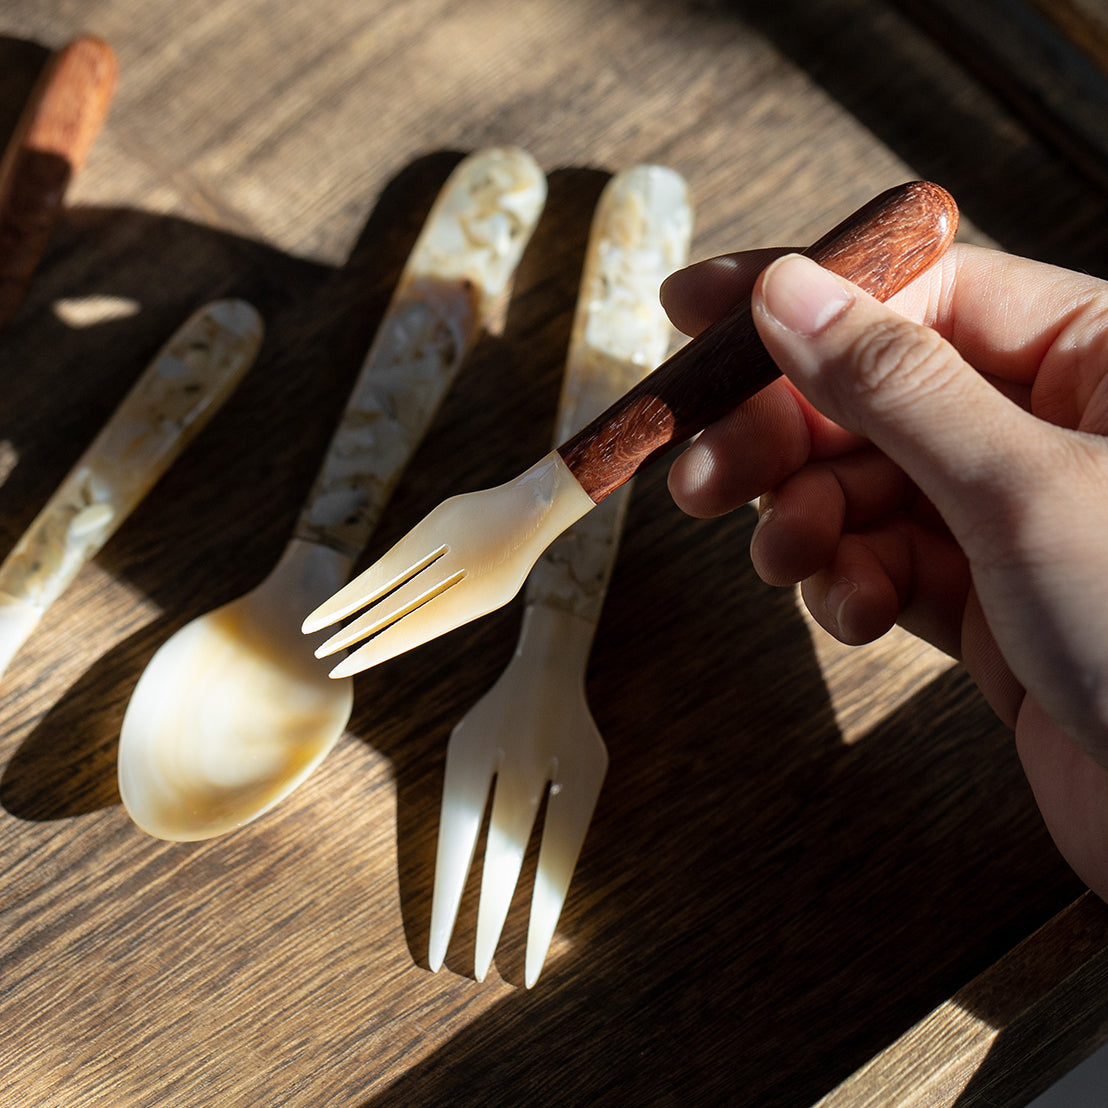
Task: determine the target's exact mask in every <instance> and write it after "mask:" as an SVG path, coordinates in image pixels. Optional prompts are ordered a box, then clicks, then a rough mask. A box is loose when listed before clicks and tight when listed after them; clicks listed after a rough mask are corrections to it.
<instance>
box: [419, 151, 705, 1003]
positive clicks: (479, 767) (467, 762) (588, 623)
mask: <svg viewBox="0 0 1108 1108" xmlns="http://www.w3.org/2000/svg"><path fill="white" fill-rule="evenodd" d="M691 232H692V213H691V210H690V207H689V202H688V191H687V188H686V185H685V182H684V181H683V180H682V178H681V177H680V176H679V175H678V174H677V173H675V172H673V171H672V170H670V169H666V168H663V167H661V166H648V165H643V166H635V167H634V168H632V169H628V170H625V171H623V172H621V173H619V174H617V175H616V176H615V177H613V178H612V179H611V180H610V181H609V182H608V184H607V185H606V187H605V189H604V191H603V193H602V194H601V197H600V201H599V204H598V206H597V210H596V213H595V215H594V218H593V224H592V229H591V234H590V237H589V245H588V249H587V251H586V257H585V264H584V269H583V272H582V277H581V288H580V293H579V296H578V301H577V309H576V313H575V315H574V322H573V331H572V335H571V340H570V347H569V351H568V354H567V359H566V370H565V378H564V381H563V385H562V395H561V401H560V404H559V409H558V419H557V425H556V433H555V440H554V441H555V442H561V441H562V440H563V439H564V438H567V437H568V436H569V435H571V434H573V433H574V432H575V431H577V430H578V429H579V428H580V427H582V426H584V424H585V423H587V422H588V421H589V420H590V419H592V417H593V416H595V415H596V414H597V413H598V412H600V411H602V410H603V409H604V408H606V407H607V406H608V405H609V404H610V403H611V402H612V401H613V400H614V399H616V397H618V396H620V395H621V394H622V393H624V392H626V391H627V389H629V388H630V387H631V386H632V385H634V384H635V383H636V382H638V381H639V380H640V379H641V378H642V377H644V376H645V375H646V374H647V373H649V372H650V371H651V370H652V369H654V368H655V367H656V366H657V365H659V364H660V363H661V362H662V360H663V359H664V358H665V356H666V354H667V353H668V352H669V348H670V344H671V342H672V340H673V337H674V332H673V328H672V326H671V325H670V322H669V320H668V318H667V317H666V314H665V312H663V311H662V307H661V304H660V303H659V299H658V290H659V287H660V286H661V283H662V281H663V280H664V279H665V277H667V276H668V275H669V274H670V273H672V272H673V271H674V270H675V269H679V268H680V267H681V266H683V265H684V264H685V261H686V258H687V254H688V247H689V237H690V235H691ZM630 489H631V485H630V483H628V484H625V485H623V487H622V488H620V489H619V490H618V491H617V492H615V493H613V494H612V495H611V496H609V497H608V498H607V499H606V500H605V501H604V503H603V504H602V505H600V506H599V507H598V508H597V510H596V511H595V512H590V513H589V514H588V515H585V516H584V517H582V518H581V519H580V520H578V522H577V523H575V524H574V525H573V526H571V527H570V528H569V529H568V530H566V531H565V532H564V533H563V534H562V535H561V536H559V537H558V538H557V539H556V540H555V541H554V542H553V543H551V545H550V546H549V547H548V548H547V549H546V550H545V551H544V553H543V554H542V556H541V557H540V558H539V560H538V561H537V562H536V564H535V567H534V569H532V571H531V573H530V576H529V577H528V579H527V584H526V586H525V590H524V612H523V626H522V629H521V632H520V636H519V641H518V643H517V645H516V649H515V654H514V655H513V657H512V659H511V661H510V662H509V664H508V667H507V668H506V669H505V671H504V672H503V674H502V675H501V676H500V678H499V680H498V681H497V682H496V684H495V685H494V686H493V687H492V688H491V689H490V690H489V692H488V693H486V694H485V696H484V697H483V698H482V699H481V700H479V701H478V702H477V704H475V705H474V707H473V708H472V709H470V711H469V712H468V713H467V715H466V716H465V718H464V719H462V721H461V722H460V723H459V724H458V725H457V727H455V728H454V731H453V733H452V734H451V736H450V743H449V746H448V747H447V754H446V775H445V783H444V786H443V796H442V814H441V817H440V819H439V839H438V857H437V860H436V865H435V889H434V900H433V904H432V907H431V936H430V947H429V954H428V957H429V962H430V966H431V969H432V970H438V969H439V968H440V966H441V965H442V963H443V960H444V958H445V956H446V949H447V945H448V943H449V941H450V936H451V932H452V931H453V929H454V923H455V919H456V916H457V912H458V906H459V903H460V901H461V896H462V889H463V887H464V886H465V882H466V876H467V874H468V872H469V869H470V865H471V863H472V861H473V854H474V848H475V846H476V844H477V840H478V837H479V832H480V828H481V821H482V817H483V814H484V811H485V806H486V801H487V798H488V795H489V790H490V789H491V788H493V780H494V779H495V782H496V784H495V790H494V794H493V795H494V799H493V807H492V814H491V817H490V823H489V829H488V836H487V840H486V848H485V859H484V867H483V870H482V879H481V897H480V902H479V907H478V917H477V942H476V951H475V958H474V963H475V971H474V972H475V976H476V977H477V980H478V981H481V980H484V977H485V974H486V973H487V971H488V968H489V965H490V963H491V961H492V958H493V953H494V951H495V949H496V945H497V942H498V941H499V938H500V933H501V930H502V929H503V926H504V921H505V919H506V917H507V914H508V906H509V904H510V903H511V900H512V894H513V892H514V890H515V887H516V884H517V882H518V879H519V873H520V868H521V866H522V862H523V856H524V852H525V850H526V847H527V843H528V840H529V839H530V837H531V832H532V828H533V826H534V822H535V818H536V815H537V812H538V809H539V805H540V803H541V801H542V799H543V797H544V796H547V807H546V816H545V820H544V824H543V834H542V844H541V848H540V853H539V861H538V872H537V875H536V878H535V885H534V890H533V894H532V900H531V915H530V922H529V930H528V937H527V955H526V968H525V981H526V984H527V986H528V987H530V986H531V985H533V984H534V983H535V980H536V979H537V978H538V976H539V972H540V971H541V969H542V965H543V961H544V959H545V958H546V953H547V950H548V948H549V946H550V941H551V938H552V936H553V934H554V928H555V925H556V923H557V920H558V917H559V915H560V914H561V910H562V904H563V903H564V901H565V898H566V892H567V890H568V888H569V884H570V879H571V877H572V874H573V869H574V866H575V865H576V862H577V857H578V854H579V853H580V850H581V845H582V843H583V842H584V839H585V834H586V832H587V830H588V826H589V823H590V821H591V819H592V813H593V809H594V807H595V805H596V800H597V797H598V795H599V793H600V787H601V784H602V783H603V781H604V776H605V773H606V770H607V765H608V753H607V750H606V749H605V746H604V742H603V740H602V739H601V736H600V732H599V731H598V730H597V727H596V724H595V722H594V721H593V718H592V714H591V713H590V711H589V707H588V704H587V702H586V699H585V670H586V666H587V663H588V656H589V650H590V648H591V646H592V640H593V636H594V634H595V631H596V626H597V622H598V621H599V619H600V611H601V607H602V605H603V603H604V595H605V592H606V590H607V585H608V581H609V579H610V576H611V572H612V567H613V564H614V562H615V557H616V552H617V549H618V543H619V533H620V530H621V528H622V525H623V520H624V517H625V515H626V509H627V497H628V494H629V493H630Z"/></svg>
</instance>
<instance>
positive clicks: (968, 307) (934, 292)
mask: <svg viewBox="0 0 1108 1108" xmlns="http://www.w3.org/2000/svg"><path fill="white" fill-rule="evenodd" d="M888 303H889V307H891V308H893V309H894V310H895V311H897V312H899V313H900V314H901V315H903V316H906V317H907V318H908V319H912V320H915V321H916V322H918V323H923V324H926V325H927V326H928V327H932V328H934V329H935V330H936V331H938V333H939V334H940V335H942V336H943V338H945V339H946V340H947V341H948V342H950V343H951V345H953V346H954V347H955V348H956V349H957V350H958V352H959V353H960V354H961V355H962V357H963V358H965V359H966V361H967V362H969V363H970V364H971V365H972V366H974V368H975V369H977V370H978V371H979V372H981V373H984V374H987V375H989V376H992V377H994V378H997V379H999V380H1006V381H1011V382H1014V383H1018V384H1025V385H1029V384H1032V383H1033V382H1034V380H1035V377H1036V374H1037V373H1038V371H1039V368H1040V367H1041V366H1042V364H1043V361H1044V359H1045V357H1046V355H1047V354H1048V352H1049V351H1050V349H1051V347H1052V346H1053V345H1054V344H1055V343H1056V342H1057V341H1058V338H1059V336H1060V335H1061V333H1062V332H1063V331H1064V330H1065V328H1066V327H1067V326H1068V325H1069V324H1070V323H1072V322H1073V320H1074V318H1075V316H1077V315H1078V314H1079V313H1080V312H1081V311H1082V310H1084V309H1086V308H1088V307H1090V306H1092V305H1096V304H1097V303H1100V304H1101V305H1102V306H1104V307H1108V282H1105V281H1102V280H1100V279H1099V278H1096V277H1091V276H1089V275H1088V274H1084V273H1074V272H1072V271H1070V270H1067V269H1062V268H1060V267H1058V266H1053V265H1048V264H1047V263H1045V262H1036V261H1032V260H1030V259H1028V258H1019V257H1015V256H1014V255H1011V254H1005V253H1003V252H1001V251H998V250H989V249H986V248H984V247H980V246H972V245H969V244H966V243H955V244H954V245H953V246H952V247H951V248H950V249H949V250H948V251H947V253H946V254H945V255H943V257H942V258H941V259H940V260H939V261H938V262H937V263H936V264H935V265H933V266H932V267H931V268H930V269H929V270H927V271H926V272H925V273H923V274H921V275H920V276H919V277H918V278H917V279H916V280H915V281H913V282H912V283H911V284H910V285H908V286H907V287H906V288H904V289H902V290H901V291H900V292H898V293H897V294H896V295H895V296H893V297H891V298H890V300H889V302H888Z"/></svg>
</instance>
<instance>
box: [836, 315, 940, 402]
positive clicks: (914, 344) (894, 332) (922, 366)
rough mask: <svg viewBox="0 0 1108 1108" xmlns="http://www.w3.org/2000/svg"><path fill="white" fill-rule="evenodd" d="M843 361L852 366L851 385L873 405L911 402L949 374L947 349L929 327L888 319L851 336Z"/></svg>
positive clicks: (934, 386)
mask: <svg viewBox="0 0 1108 1108" xmlns="http://www.w3.org/2000/svg"><path fill="white" fill-rule="evenodd" d="M845 361H846V362H847V363H848V364H850V365H851V366H852V367H853V370H854V372H853V375H852V381H851V383H852V386H853V388H854V389H856V390H857V391H858V392H860V393H862V394H863V395H864V396H865V397H866V399H867V400H868V401H869V403H870V406H872V407H878V408H880V407H887V406H893V405H900V404H904V403H910V402H911V401H912V400H913V399H914V398H916V397H918V396H919V395H921V394H922V393H924V392H927V391H930V390H932V389H935V388H938V387H940V386H941V385H942V384H943V382H944V381H946V380H947V379H948V378H949V376H950V350H949V347H948V346H947V344H946V342H945V341H944V340H943V338H942V337H941V336H940V335H939V334H938V333H937V332H935V331H932V330H931V329H930V328H928V327H921V326H919V325H917V324H914V323H910V322H909V321H908V320H900V319H896V320H887V321H884V322H882V323H879V324H877V325H875V326H872V327H867V328H866V329H865V330H864V331H862V332H860V333H859V334H858V335H857V336H856V337H855V339H854V341H853V343H852V344H851V347H850V349H849V350H847V352H846V357H845Z"/></svg>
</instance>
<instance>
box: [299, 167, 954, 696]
mask: <svg viewBox="0 0 1108 1108" xmlns="http://www.w3.org/2000/svg"><path fill="white" fill-rule="evenodd" d="M957 223H958V209H957V206H956V205H955V203H954V200H953V198H952V197H951V196H950V194H949V193H948V192H947V191H946V190H945V189H943V188H940V187H939V186H938V185H935V184H931V183H930V182H926V181H913V182H909V183H908V184H904V185H899V186H897V187H896V188H892V189H889V190H887V191H886V192H883V193H881V194H880V195H879V196H877V197H875V198H874V199H873V200H871V201H870V202H869V203H868V204H866V205H864V206H863V207H861V208H860V209H858V211H857V212H855V213H854V214H853V215H851V216H849V217H848V218H847V219H845V220H844V221H843V222H842V223H840V224H839V225H838V226H837V227H835V228H834V229H832V230H831V231H829V232H828V233H827V234H826V235H825V236H824V237H823V238H821V239H820V240H819V241H818V242H816V243H815V244H814V245H813V246H811V247H809V249H808V250H807V251H805V253H807V254H808V255H809V256H810V257H812V258H813V259H814V260H816V261H817V262H819V263H820V264H821V265H823V266H825V267H826V268H827V269H830V270H832V271H833V272H835V273H838V274H839V275H841V276H843V277H845V278H847V279H849V280H851V281H853V282H854V283H855V284H857V285H860V286H861V287H862V288H863V289H864V290H865V291H867V292H869V293H870V294H871V295H873V296H875V297H877V298H878V299H882V300H886V299H888V298H889V297H890V296H892V295H893V293H895V292H896V291H898V290H899V289H901V288H903V287H904V285H906V284H908V282H909V281H911V280H912V279H913V278H914V277H916V276H918V275H919V274H920V273H922V272H923V271H924V270H925V269H927V268H928V267H929V266H930V265H932V264H933V263H934V262H935V261H937V260H938V258H939V257H940V256H941V255H942V254H943V253H944V251H945V250H946V248H947V247H948V246H949V245H950V243H951V241H952V240H953V238H954V234H955V231H956V229H957ZM778 373H779V371H778V369H777V367H776V366H775V365H774V364H773V362H772V360H771V359H770V357H769V355H768V354H767V353H766V351H765V347H763V346H762V344H761V341H760V340H759V339H758V335H757V331H756V330H755V328H754V323H753V320H752V318H751V312H750V302H749V300H746V301H744V302H742V303H740V304H738V305H737V306H736V307H735V308H734V309H732V310H731V312H729V313H728V314H727V315H725V316H724V317H723V318H722V319H720V320H718V321H717V322H716V323H715V324H713V325H712V326H711V327H709V328H708V329H707V330H705V331H703V332H702V333H701V334H700V335H699V336H698V337H697V338H695V339H693V340H692V341H691V342H689V343H686V345H685V346H683V347H681V349H680V350H678V351H677V353H676V354H674V355H673V356H672V357H670V358H669V359H668V360H667V361H666V362H664V363H663V364H662V365H661V366H660V367H659V368H658V369H656V370H655V371H654V372H653V373H651V374H650V375H649V376H647V377H646V378H645V379H644V380H643V381H641V382H640V383H639V384H638V385H636V386H635V387H634V388H632V389H631V390H630V391H629V392H627V393H625V394H624V395H623V396H622V397H621V398H620V399H619V400H617V401H616V402H615V403H614V404H613V405H612V406H611V407H609V408H608V409H606V410H605V411H604V412H602V413H601V414H600V415H599V416H597V418H596V419H594V420H593V421H592V423H590V424H589V425H588V426H587V427H585V428H583V429H582V430H581V431H579V432H578V433H577V434H576V435H574V436H573V437H572V438H571V439H569V440H568V441H567V442H565V443H563V445H561V446H559V447H558V448H557V449H555V450H553V451H551V452H550V453H549V454H547V455H546V456H545V457H544V458H541V459H540V460H539V461H538V462H536V463H535V465H533V466H532V467H531V468H530V469H528V470H526V471H525V472H524V473H522V474H520V475H519V476H518V477H516V478H515V479H513V480H511V481H508V482H507V483H505V484H503V485H500V486H498V487H496V488H494V489H486V490H483V491H480V492H473V493H466V494H463V495H462V496H455V497H451V498H450V499H449V500H446V501H444V502H443V503H442V504H440V505H439V506H438V507H437V508H435V509H434V510H433V511H432V512H431V513H430V515H428V516H426V517H425V518H424V519H423V520H422V521H421V522H420V523H418V524H416V526H415V527H414V528H413V529H412V530H411V531H409V532H408V534H407V535H406V536H405V537H404V538H402V539H401V540H400V541H399V542H398V543H397V544H396V545H395V546H393V547H392V549H391V550H389V551H388V552H387V553H386V554H385V555H384V557H382V558H381V559H380V560H379V561H378V562H376V563H375V564H374V565H372V566H370V567H369V568H368V569H367V570H365V571H364V572H363V573H361V574H360V575H359V576H358V577H356V578H354V580H353V581H351V582H350V583H349V584H347V585H346V586H345V587H344V588H342V589H339V590H338V591H337V592H336V593H335V594H334V595H333V596H332V597H331V598H330V599H328V600H326V601H324V602H323V604H321V605H320V606H319V607H318V608H316V609H315V611H313V612H312V613H311V614H310V615H309V616H308V617H307V619H306V620H305V621H304V625H303V630H304V632H305V633H312V632H316V631H320V630H322V629H323V628H325V627H328V626H330V625H331V624H334V623H336V622H338V621H340V620H343V619H345V618H347V617H348V616H351V615H354V613H356V612H359V611H361V609H363V608H368V609H369V610H368V611H364V612H362V613H361V614H360V615H358V616H357V618H355V619H354V620H353V621H352V622H351V623H349V624H348V625H347V626H345V627H344V628H342V629H341V630H340V631H338V632H337V633H336V634H333V635H332V636H331V637H330V638H328V639H327V640H326V641H325V642H323V643H322V644H321V645H320V646H319V647H318V648H317V651H316V653H317V654H318V655H319V656H320V657H326V656H329V655H331V654H333V653H336V652H337V651H339V650H344V649H345V648H346V647H348V646H351V645H352V644H353V643H356V642H360V641H361V640H362V639H366V638H369V641H368V642H366V643H364V644H363V645H362V646H361V647H359V648H358V649H357V650H356V651H354V652H353V653H351V654H349V655H348V656H347V657H345V658H344V659H343V660H342V661H340V662H339V663H338V665H336V666H335V667H334V669H332V670H331V676H332V677H344V676H347V675H349V674H353V673H358V672H360V671H361V670H364V669H368V668H369V667H370V666H373V665H377V664H378V663H380V662H383V661H385V660H387V659H389V658H392V657H394V656H395V655H397V654H399V653H401V652H403V651H405V650H409V649H411V648H413V647H416V646H419V645H420V644H422V643H424V642H426V641H427V640H428V639H432V638H435V637H436V636H438V635H442V634H445V633H446V632H448V631H451V630H453V629H454V628H456V627H459V626H461V625H462V624H463V623H467V622H469V621H470V620H472V619H476V618H478V617H479V616H482V615H485V614H486V613H488V612H490V611H492V610H493V609H495V608H498V607H500V606H501V605H503V604H506V603H507V602H508V601H509V600H511V599H512V597H514V596H515V594H516V593H517V592H518V591H519V589H520V588H521V586H522V585H523V582H524V580H525V579H526V576H527V573H528V571H529V570H530V568H531V566H532V565H533V564H534V563H535V560H536V559H537V558H538V556H539V555H540V554H541V553H542V551H543V550H544V549H545V548H546V547H547V546H549V545H550V543H551V542H552V541H553V540H554V539H555V538H557V536H558V535H559V534H561V532H562V531H564V530H565V529H566V528H567V527H569V526H570V525H571V524H573V523H574V522H576V521H577V520H578V519H580V518H581V516H583V515H584V514H585V513H586V512H588V511H590V510H592V508H594V507H595V506H596V505H597V504H599V503H600V502H601V501H602V500H603V499H604V498H605V497H606V496H608V495H609V494H610V493H612V492H613V491H614V490H615V489H617V488H618V487H619V486H620V485H621V484H623V483H624V482H625V481H627V480H629V479H630V478H631V477H632V476H633V475H634V474H635V473H636V472H637V471H638V470H639V469H640V468H641V467H642V466H644V465H646V464H647V463H649V462H650V461H652V460H654V459H655V458H658V457H660V456H661V455H662V454H664V453H666V452H667V451H668V450H670V449H671V448H672V447H674V446H676V445H677V444H678V443H681V442H684V441H685V440H686V439H688V438H690V437H691V436H692V435H694V434H696V433H697V432H698V431H700V430H702V429H703V428H704V427H706V426H707V425H708V424H709V423H711V422H712V421H713V420H715V419H718V418H719V417H721V416H723V415H724V414H726V413H727V412H728V411H730V410H732V409H733V408H734V407H736V406H737V405H738V404H740V403H741V402H742V401H744V400H746V399H748V398H749V397H751V396H753V395H754V393H756V392H758V391H759V390H760V389H762V388H763V387H764V386H766V385H767V384H769V383H770V382H771V381H772V380H774V379H775V378H776V377H777V376H778ZM432 566H433V567H434V568H433V571H431V572H424V571H427V570H429V569H430V567H432Z"/></svg>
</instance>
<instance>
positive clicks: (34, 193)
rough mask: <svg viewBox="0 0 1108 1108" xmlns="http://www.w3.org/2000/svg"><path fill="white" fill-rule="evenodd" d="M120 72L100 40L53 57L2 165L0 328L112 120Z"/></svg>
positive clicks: (82, 42)
mask: <svg viewBox="0 0 1108 1108" xmlns="http://www.w3.org/2000/svg"><path fill="white" fill-rule="evenodd" d="M116 76H117V67H116V60H115V55H114V53H113V52H112V49H111V47H110V46H109V45H108V44H107V43H106V42H104V41H103V40H102V39H98V38H93V37H91V36H85V37H82V38H78V39H75V40H74V41H73V42H71V43H69V45H68V46H66V47H64V48H63V49H61V50H59V51H58V52H57V53H56V54H54V55H53V56H52V57H51V58H50V60H49V61H48V62H47V64H46V69H45V70H44V71H43V74H42V76H41V77H40V79H39V81H38V84H37V85H36V86H35V89H34V91H33V92H32V94H31V98H30V99H29V100H28V102H27V106H26V108H25V109H24V111H23V114H22V116H21V117H20V120H19V123H18V124H17V126H16V130H15V133H14V134H13V135H12V138H11V141H10V142H9V144H8V148H7V150H6V152H5V154H4V158H3V161H2V162H0V328H2V327H3V326H4V325H5V324H6V323H7V322H8V320H9V319H10V317H11V316H12V314H13V313H14V311H15V308H16V305H17V304H18V303H19V301H20V299H21V297H22V295H23V292H24V290H25V289H26V286H27V284H28V283H29V281H30V279H31V274H32V273H33V272H34V269H35V266H36V265H37V264H38V262H39V259H40V258H41V256H42V254H43V252H44V251H45V249H46V245H47V243H48V241H49V239H50V233H51V231H52V230H53V228H54V224H55V222H56V221H57V218H58V216H59V214H60V213H61V210H62V202H63V200H64V198H65V190H66V188H67V186H68V185H69V182H70V180H71V179H72V178H73V176H74V175H75V174H76V173H77V171H78V170H79V169H80V168H81V166H82V165H83V164H84V162H85V158H86V157H87V156H88V153H89V150H90V149H91V148H92V144H93V142H94V141H95V139H96V136H97V134H98V133H99V131H100V127H101V125H102V124H103V122H104V119H105V117H106V116H107V114H108V106H109V105H110V103H111V99H112V95H113V93H114V91H115V84H116Z"/></svg>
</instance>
